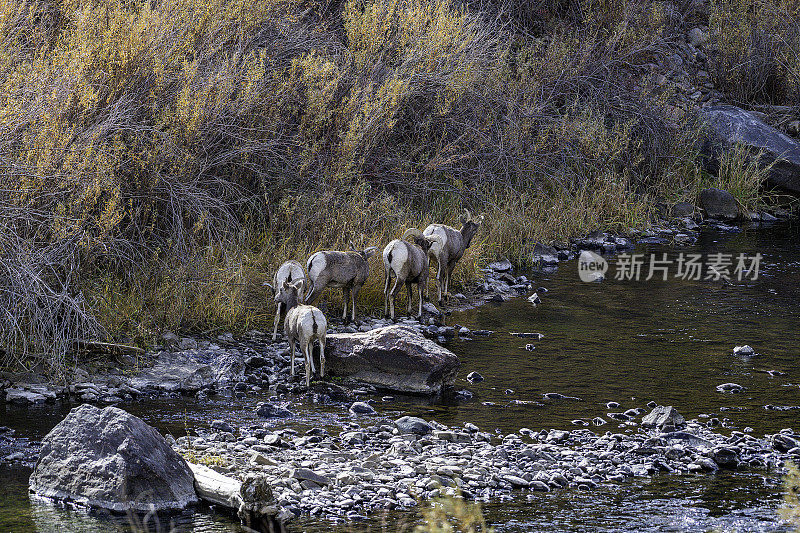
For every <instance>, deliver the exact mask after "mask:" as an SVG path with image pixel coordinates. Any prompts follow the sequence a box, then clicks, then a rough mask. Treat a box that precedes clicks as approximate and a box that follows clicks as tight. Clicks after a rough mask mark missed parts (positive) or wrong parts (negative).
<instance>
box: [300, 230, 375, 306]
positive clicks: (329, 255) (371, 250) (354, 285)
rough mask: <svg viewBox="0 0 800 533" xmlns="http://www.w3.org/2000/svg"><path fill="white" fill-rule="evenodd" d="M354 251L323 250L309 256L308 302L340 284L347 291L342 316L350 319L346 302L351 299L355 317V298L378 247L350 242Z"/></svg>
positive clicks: (307, 266) (307, 268)
mask: <svg viewBox="0 0 800 533" xmlns="http://www.w3.org/2000/svg"><path fill="white" fill-rule="evenodd" d="M350 248H352V250H351V251H347V252H337V251H330V250H327V251H323V252H317V253H315V254H313V255H312V256H311V257H309V258H308V262H306V270H307V271H308V278H309V279H310V280H311V286H310V288H309V293H308V297H307V298H306V303H309V304H311V303H314V301H315V300H316V299H317V298H319V296H320V295H321V294H322V291H324V290H325V289H326V288H327V287H334V288H341V289H342V294H343V295H344V312H343V313H342V319H343V320H347V304H348V301H349V302H350V305H351V308H352V312H351V319H352V320H353V321H355V319H356V299H357V298H358V292H359V291H360V290H361V287H362V286H363V285H364V282H365V281H367V277H368V276H369V262H368V260H369V258H370V257H372V256H373V255H374V254H375V250H376V249H377V247H375V246H370V247H368V248H364V249H362V250H357V249H356V248H355V246H353V243H350Z"/></svg>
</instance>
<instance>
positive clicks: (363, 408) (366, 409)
mask: <svg viewBox="0 0 800 533" xmlns="http://www.w3.org/2000/svg"><path fill="white" fill-rule="evenodd" d="M350 412H351V413H354V414H358V415H374V414H376V412H375V409H373V407H372V406H371V405H370V404H368V403H366V402H354V403H353V405H351V406H350Z"/></svg>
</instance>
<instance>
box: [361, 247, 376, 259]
mask: <svg viewBox="0 0 800 533" xmlns="http://www.w3.org/2000/svg"><path fill="white" fill-rule="evenodd" d="M377 249H378V247H377V246H370V247H369V248H364V256H366V257H367V259H369V258H370V257H372V256H373V255H375V250H377Z"/></svg>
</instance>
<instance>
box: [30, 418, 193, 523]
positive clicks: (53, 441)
mask: <svg viewBox="0 0 800 533" xmlns="http://www.w3.org/2000/svg"><path fill="white" fill-rule="evenodd" d="M29 484H30V490H31V492H33V493H34V494H37V495H39V496H44V497H47V498H55V499H58V500H67V501H73V502H76V503H78V504H81V505H86V506H88V507H95V508H102V509H109V510H111V511H116V512H126V511H128V510H134V511H142V512H147V511H150V510H151V508H154V509H156V510H159V511H160V510H168V509H183V508H184V507H186V506H187V505H189V504H193V503H196V502H197V494H196V493H195V488H194V476H193V475H192V471H191V470H190V469H189V466H188V465H187V464H186V461H185V460H184V459H183V457H181V456H180V455H178V453H177V452H175V451H174V450H173V449H172V448H171V447H170V446H169V444H167V441H166V440H165V439H164V437H162V436H161V434H159V433H158V431H156V429H155V428H153V427H151V426H148V425H147V424H146V423H145V422H144V421H142V420H141V419H140V418H137V417H135V416H133V415H131V414H129V413H127V412H125V411H123V410H122V409H118V408H116V407H106V408H105V409H99V408H97V407H94V406H92V405H89V404H84V405H81V406H80V407H76V408H75V409H73V410H72V411H70V413H69V414H68V415H67V417H66V418H65V419H64V420H62V421H61V422H59V424H58V425H56V427H54V428H53V430H52V431H50V433H48V434H47V436H45V438H44V439H43V440H42V449H41V452H40V454H39V460H38V461H37V462H36V466H35V468H34V470H33V474H31V477H30V482H29Z"/></svg>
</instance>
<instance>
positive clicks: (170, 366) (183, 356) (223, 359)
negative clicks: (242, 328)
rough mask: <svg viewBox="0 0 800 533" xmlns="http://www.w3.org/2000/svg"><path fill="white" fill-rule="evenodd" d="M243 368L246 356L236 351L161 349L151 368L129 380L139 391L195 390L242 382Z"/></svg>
mask: <svg viewBox="0 0 800 533" xmlns="http://www.w3.org/2000/svg"><path fill="white" fill-rule="evenodd" d="M244 368H245V362H244V357H243V356H242V355H241V354H240V353H239V352H238V351H237V350H226V351H224V352H223V351H211V352H202V351H195V350H190V351H186V352H177V353H170V352H162V353H161V354H159V356H158V359H156V361H155V364H154V365H153V366H152V367H150V368H147V369H145V370H143V371H142V372H140V373H139V374H137V375H136V376H133V377H131V378H130V379H129V380H128V382H129V384H130V386H131V387H133V388H135V389H138V390H147V389H155V390H161V391H167V392H176V391H180V392H196V391H198V390H200V389H203V388H206V387H208V386H210V385H215V384H217V383H224V382H226V381H230V380H236V381H239V380H241V379H243V376H244Z"/></svg>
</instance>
